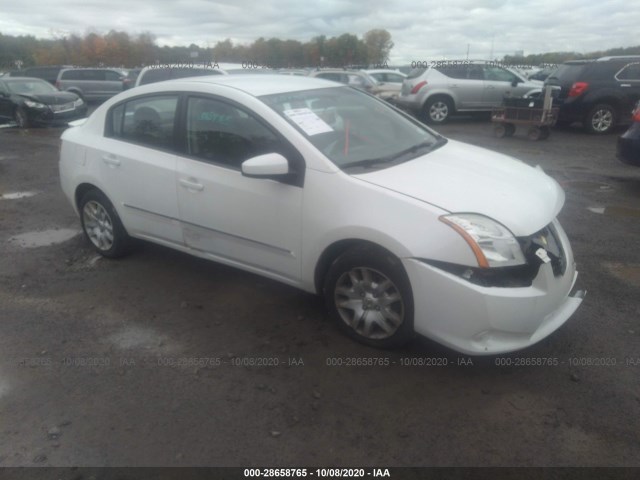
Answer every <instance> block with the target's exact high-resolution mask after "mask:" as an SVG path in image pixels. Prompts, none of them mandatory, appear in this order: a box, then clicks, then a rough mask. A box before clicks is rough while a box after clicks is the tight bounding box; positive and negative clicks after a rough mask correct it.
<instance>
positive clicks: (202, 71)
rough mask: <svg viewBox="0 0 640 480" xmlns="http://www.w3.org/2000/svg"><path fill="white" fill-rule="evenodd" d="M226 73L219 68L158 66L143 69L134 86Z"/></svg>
mask: <svg viewBox="0 0 640 480" xmlns="http://www.w3.org/2000/svg"><path fill="white" fill-rule="evenodd" d="M225 74H226V72H225V71H224V70H222V69H219V68H208V67H207V68H205V67H189V66H185V67H182V66H179V65H176V66H169V65H167V66H158V65H151V66H148V67H144V68H143V69H142V70H141V71H140V74H139V75H138V77H137V78H136V83H135V86H136V87H138V86H140V85H147V84H149V83H156V82H163V81H165V80H173V79H175V78H186V77H197V76H202V75H225Z"/></svg>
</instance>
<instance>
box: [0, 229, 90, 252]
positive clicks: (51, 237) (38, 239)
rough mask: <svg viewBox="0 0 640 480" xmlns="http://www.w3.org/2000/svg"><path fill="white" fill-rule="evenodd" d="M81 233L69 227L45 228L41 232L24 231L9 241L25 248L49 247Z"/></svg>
mask: <svg viewBox="0 0 640 480" xmlns="http://www.w3.org/2000/svg"><path fill="white" fill-rule="evenodd" d="M80 233H81V232H80V231H79V230H71V229H69V228H61V229H58V230H43V231H41V232H27V233H22V234H20V235H16V236H14V237H10V238H9V241H10V242H11V243H14V244H17V245H19V246H20V247H23V248H37V247H48V246H50V245H55V244H56V243H62V242H66V241H67V240H70V239H72V238H73V237H75V236H76V235H79V234H80Z"/></svg>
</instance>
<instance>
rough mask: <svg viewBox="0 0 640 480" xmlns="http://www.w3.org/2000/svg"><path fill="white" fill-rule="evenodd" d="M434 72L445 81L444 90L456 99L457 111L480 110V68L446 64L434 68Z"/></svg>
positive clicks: (481, 79)
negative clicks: (439, 74) (440, 75)
mask: <svg viewBox="0 0 640 480" xmlns="http://www.w3.org/2000/svg"><path fill="white" fill-rule="evenodd" d="M436 70H437V71H438V72H440V73H441V74H443V76H444V77H443V78H445V79H446V80H445V85H446V89H447V90H449V91H450V92H451V94H452V95H453V96H454V98H455V99H456V109H457V110H477V109H479V108H482V95H483V90H484V80H483V74H482V67H480V66H479V65H473V64H471V65H468V64H459V65H458V64H447V65H445V66H442V67H436Z"/></svg>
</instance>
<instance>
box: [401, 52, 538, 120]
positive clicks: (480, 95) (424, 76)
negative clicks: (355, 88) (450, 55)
mask: <svg viewBox="0 0 640 480" xmlns="http://www.w3.org/2000/svg"><path fill="white" fill-rule="evenodd" d="M425 63H426V62H425ZM541 88H542V82H539V81H534V80H527V79H526V78H524V76H522V75H520V74H518V73H517V72H516V71H514V70H513V69H509V68H506V67H504V66H502V65H499V64H497V63H495V62H485V61H475V60H462V61H455V60H454V61H449V60H446V61H441V62H431V63H429V64H428V65H426V66H425V67H422V68H415V69H414V70H413V71H412V72H411V73H410V74H409V75H408V76H407V78H406V79H405V81H404V83H403V84H402V92H401V93H400V96H399V97H398V98H397V99H396V102H397V104H398V105H399V106H401V107H403V108H406V109H407V110H410V111H412V112H413V113H415V114H417V115H418V116H419V117H420V118H421V119H422V120H425V121H427V122H429V123H434V124H440V123H443V122H445V121H446V120H447V119H448V118H449V117H450V116H451V114H453V113H455V112H485V111H491V109H492V108H494V107H498V106H500V105H501V104H502V100H503V98H504V97H505V96H511V97H522V96H527V95H530V94H532V93H533V92H539V91H540V89H541Z"/></svg>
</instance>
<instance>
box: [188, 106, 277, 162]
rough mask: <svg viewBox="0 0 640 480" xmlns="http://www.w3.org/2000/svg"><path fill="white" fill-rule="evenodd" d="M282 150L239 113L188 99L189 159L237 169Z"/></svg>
mask: <svg viewBox="0 0 640 480" xmlns="http://www.w3.org/2000/svg"><path fill="white" fill-rule="evenodd" d="M282 150H283V149H282V145H281V142H280V141H279V139H278V138H277V137H276V136H275V134H273V133H272V132H271V131H270V130H268V129H267V128H266V127H265V126H264V125H263V124H262V123H260V122H259V121H258V120H257V119H256V118H254V117H253V116H251V115H249V114H247V113H246V112H244V111H243V110H240V109H239V108H236V107H234V106H233V105H230V104H228V103H225V102H221V101H218V100H214V99H210V98H198V97H191V98H189V102H188V109H187V153H188V154H189V155H191V156H194V157H197V158H201V159H203V160H207V161H210V162H214V163H221V164H223V165H225V166H229V167H231V168H235V169H240V166H241V164H242V162H244V161H245V160H248V159H249V158H251V157H255V156H258V155H263V154H265V153H276V152H277V153H283V151H282Z"/></svg>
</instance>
